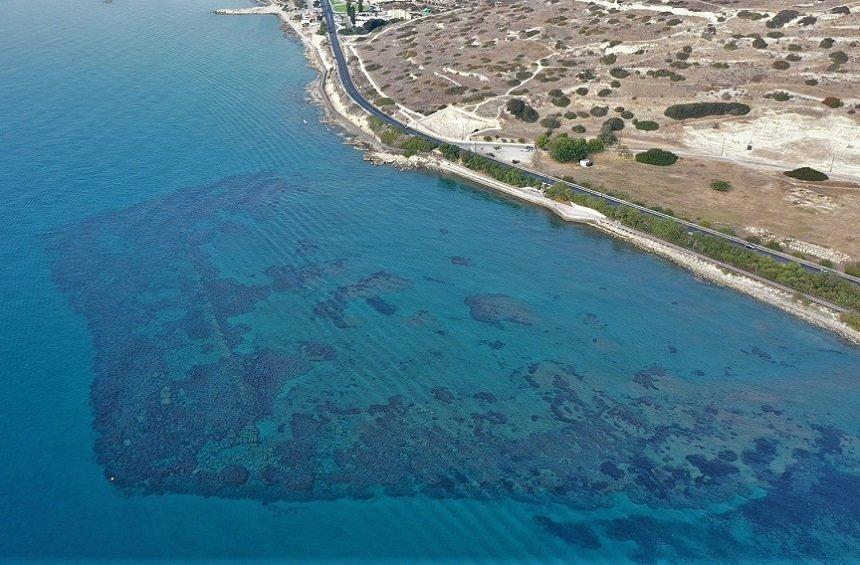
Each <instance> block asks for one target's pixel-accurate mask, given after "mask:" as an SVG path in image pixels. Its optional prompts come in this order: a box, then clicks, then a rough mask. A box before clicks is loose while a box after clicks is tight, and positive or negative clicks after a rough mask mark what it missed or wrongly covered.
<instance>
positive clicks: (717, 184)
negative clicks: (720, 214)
mask: <svg viewBox="0 0 860 565" xmlns="http://www.w3.org/2000/svg"><path fill="white" fill-rule="evenodd" d="M731 187H732V183H730V182H728V181H724V180H715V181H714V182H712V183H711V188H713V189H714V190H716V191H717V192H728V191H729V189H730V188H731Z"/></svg>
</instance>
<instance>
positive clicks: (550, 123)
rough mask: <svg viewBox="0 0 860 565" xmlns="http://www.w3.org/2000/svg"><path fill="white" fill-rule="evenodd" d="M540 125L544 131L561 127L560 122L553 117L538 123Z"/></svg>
mask: <svg viewBox="0 0 860 565" xmlns="http://www.w3.org/2000/svg"><path fill="white" fill-rule="evenodd" d="M540 125H541V126H542V127H545V128H546V129H558V128H560V127H561V122H560V121H559V119H558V118H556V117H555V116H547V117H546V118H544V119H542V120H541V121H540Z"/></svg>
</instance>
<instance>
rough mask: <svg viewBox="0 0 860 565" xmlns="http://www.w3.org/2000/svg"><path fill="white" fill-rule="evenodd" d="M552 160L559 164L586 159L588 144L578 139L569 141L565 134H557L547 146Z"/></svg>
mask: <svg viewBox="0 0 860 565" xmlns="http://www.w3.org/2000/svg"><path fill="white" fill-rule="evenodd" d="M549 151H550V154H551V155H552V158H553V159H555V160H556V161H558V162H559V163H570V162H571V161H579V160H581V159H585V158H586V157H588V144H587V142H586V141H585V140H584V139H582V138H580V139H571V138H569V137H568V136H567V134H563V133H562V134H559V135H557V136H556V137H554V138H553V140H552V141H551V142H550V144H549Z"/></svg>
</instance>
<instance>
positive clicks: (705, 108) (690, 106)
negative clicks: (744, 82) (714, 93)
mask: <svg viewBox="0 0 860 565" xmlns="http://www.w3.org/2000/svg"><path fill="white" fill-rule="evenodd" d="M749 112H750V107H749V106H747V105H746V104H741V103H740V102H691V103H687V104H675V105H674V106H669V107H668V108H666V111H665V112H663V113H664V114H665V115H666V116H667V117H669V118H672V119H673V120H685V119H687V118H704V117H706V116H725V115H730V116H744V115H746V114H749Z"/></svg>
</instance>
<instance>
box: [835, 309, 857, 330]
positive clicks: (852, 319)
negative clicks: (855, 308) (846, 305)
mask: <svg viewBox="0 0 860 565" xmlns="http://www.w3.org/2000/svg"><path fill="white" fill-rule="evenodd" d="M839 319H840V320H842V321H843V322H845V323H846V324H848V325H849V326H851V327H852V328H854V329H855V330H857V331H860V312H843V313H842V314H840V315H839Z"/></svg>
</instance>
